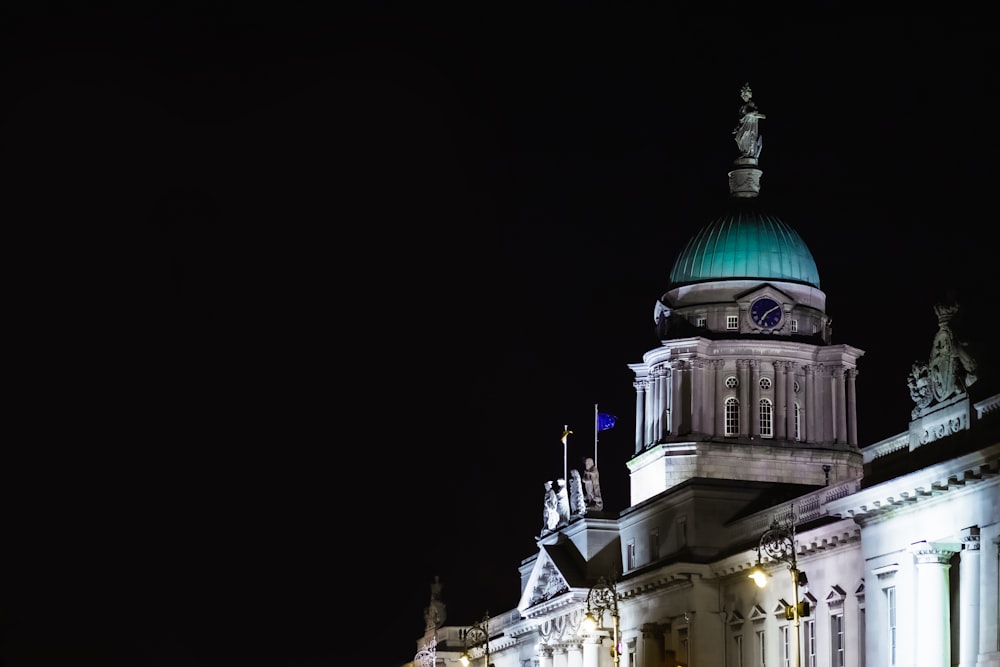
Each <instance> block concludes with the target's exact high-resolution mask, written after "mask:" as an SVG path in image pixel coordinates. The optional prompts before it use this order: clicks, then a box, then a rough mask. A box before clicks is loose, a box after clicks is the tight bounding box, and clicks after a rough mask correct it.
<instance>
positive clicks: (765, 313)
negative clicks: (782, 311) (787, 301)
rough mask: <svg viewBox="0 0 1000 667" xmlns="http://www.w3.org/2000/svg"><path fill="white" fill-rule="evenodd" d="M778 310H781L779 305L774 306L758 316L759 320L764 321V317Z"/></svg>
mask: <svg viewBox="0 0 1000 667" xmlns="http://www.w3.org/2000/svg"><path fill="white" fill-rule="evenodd" d="M779 308H781V306H780V305H778V306H774V307H773V308H769V309H768V310H765V311H764V314H763V315H761V316H760V319H764V318H765V317H767V316H768V315H770V314H771V313H773V312H774V311H776V310H778V309H779Z"/></svg>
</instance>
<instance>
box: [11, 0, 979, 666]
mask: <svg viewBox="0 0 1000 667" xmlns="http://www.w3.org/2000/svg"><path fill="white" fill-rule="evenodd" d="M280 6H281V9H278V8H277V4H276V5H275V6H272V7H269V6H266V5H263V4H246V5H244V4H242V3H236V4H232V5H228V6H223V5H221V4H219V5H214V6H211V5H210V6H201V7H200V8H199V9H181V8H178V7H176V6H170V7H168V6H167V5H159V6H157V8H154V9H149V8H138V7H137V8H132V9H129V8H122V7H116V6H111V5H105V6H103V7H101V8H97V9H94V8H88V9H86V10H83V9H59V8H58V6H57V5H53V4H50V5H47V6H46V7H45V8H43V9H35V10H25V11H23V12H20V13H19V12H11V11H9V10H8V11H7V13H6V15H5V16H4V20H3V23H2V30H3V34H2V40H0V41H2V43H0V54H2V58H0V71H2V74H3V80H4V82H5V86H4V89H5V92H4V95H3V103H2V105H0V109H2V113H0V142H2V145H0V165H2V169H3V181H2V183H3V185H2V186H0V187H2V192H3V198H2V200H0V201H2V202H3V210H4V216H5V220H6V225H5V228H6V230H7V231H8V239H9V240H8V244H7V250H8V253H7V254H8V255H9V256H10V258H11V259H12V260H13V262H12V268H13V270H12V271H11V272H9V273H8V275H9V278H10V281H11V282H10V284H9V287H10V289H9V290H8V294H10V295H11V296H12V297H13V303H14V304H15V307H14V308H13V309H11V312H10V315H9V317H8V327H9V329H11V330H13V331H14V333H15V336H14V339H15V341H16V342H15V343H12V344H10V347H9V348H8V349H9V351H10V354H11V357H12V358H14V359H16V362H17V363H16V364H15V365H16V367H17V368H18V370H21V369H22V368H23V370H24V371H25V372H24V373H23V376H22V374H20V373H19V374H17V376H16V380H15V382H14V383H12V389H13V391H14V394H15V396H14V399H15V400H14V401H12V402H11V404H10V405H9V409H10V410H11V413H12V414H15V415H17V416H18V417H21V419H20V420H18V421H19V422H20V426H19V427H18V428H16V429H15V430H12V433H11V437H9V438H8V442H7V444H6V446H5V448H4V449H5V454H7V456H5V459H6V464H5V465H4V472H5V473H6V475H5V478H7V479H8V482H7V483H6V484H5V488H6V489H7V490H9V494H8V502H6V503H5V509H4V510H3V511H4V522H3V536H4V545H5V546H4V550H5V552H6V555H7V557H6V558H5V560H6V562H7V565H6V566H5V567H4V582H3V584H4V585H3V590H4V591H5V592H4V595H3V596H0V612H2V622H3V637H2V639H3V648H2V650H3V657H4V659H5V661H6V664H8V665H11V666H13V665H35V664H75V665H82V664H94V665H98V664H100V665H118V664H122V665H124V664H129V665H137V664H149V665H161V664H162V665H175V664H188V665H210V664H211V665H216V664H237V663H238V664H242V665H246V664H251V663H252V664H271V665H274V664H280V665H289V666H291V665H320V664H354V663H353V662H351V661H352V660H358V661H360V660H362V659H364V661H365V664H378V665H386V666H387V667H389V666H394V665H399V664H402V663H403V662H406V661H407V660H410V659H411V658H412V656H413V654H414V652H415V651H416V645H415V640H416V639H417V637H418V636H419V635H420V634H421V633H422V631H423V619H422V611H423V608H424V606H425V605H426V603H427V600H428V596H429V584H430V581H431V580H432V579H433V578H434V576H436V575H439V576H440V577H441V579H442V581H443V582H444V600H445V602H446V603H447V604H448V621H449V622H450V623H469V622H472V621H474V620H476V619H478V618H479V617H480V616H481V614H482V613H483V611H484V610H487V609H488V610H490V611H491V612H493V613H499V612H501V611H505V610H507V609H510V608H512V607H514V606H515V605H516V604H517V601H518V595H519V577H518V572H517V565H518V563H519V562H520V560H521V559H523V558H526V557H528V556H530V555H531V554H532V553H533V552H534V550H535V544H534V540H533V536H534V535H536V534H537V533H538V531H539V530H540V528H541V498H542V484H543V482H544V481H545V480H547V479H551V478H553V477H556V476H559V475H561V474H562V469H563V463H564V461H563V448H562V445H561V444H560V442H559V436H560V434H561V432H562V426H563V424H569V425H570V427H571V428H572V429H574V431H575V433H574V436H572V437H571V438H570V445H569V447H568V451H567V461H568V465H569V466H570V467H579V465H580V460H581V458H582V457H583V456H585V455H589V454H591V453H592V451H593V435H592V433H590V432H589V429H590V428H591V423H592V421H591V420H592V413H593V405H594V403H599V404H600V406H601V409H602V411H607V412H611V413H614V414H616V415H618V416H619V418H620V421H619V425H618V426H617V427H616V428H615V429H612V430H610V431H606V432H603V433H602V434H601V441H600V450H599V463H600V468H601V473H602V483H603V488H604V494H605V499H606V502H607V504H608V507H609V508H610V509H613V510H620V509H622V508H624V507H625V506H626V505H627V503H628V481H627V471H626V469H625V467H624V462H625V460H626V459H627V457H628V454H629V453H630V452H631V451H632V447H633V445H632V432H633V429H634V420H633V417H632V411H633V401H634V391H633V389H632V385H631V380H632V375H631V372H630V371H629V370H628V368H627V366H626V364H628V363H633V362H638V361H641V357H642V354H643V352H644V351H646V350H648V349H650V348H652V347H654V346H655V345H656V344H657V342H656V340H655V338H654V336H653V327H652V317H653V303H654V301H655V300H656V299H657V298H658V297H659V296H660V295H661V294H662V293H663V291H664V290H665V289H666V281H667V278H668V276H669V272H670V268H671V266H672V262H673V260H674V259H675V257H676V255H677V253H679V252H680V250H681V249H682V248H683V244H684V242H685V241H686V240H687V238H688V237H690V236H691V235H692V234H694V233H695V232H696V231H697V230H698V229H699V228H700V227H701V226H702V225H704V224H706V223H707V222H709V221H710V220H711V219H712V218H713V217H714V216H715V215H717V214H718V212H719V211H720V208H721V206H722V204H724V202H725V200H726V197H727V190H726V173H727V171H728V169H729V167H730V165H731V161H732V159H733V158H734V157H735V144H734V143H733V141H732V136H731V134H730V133H731V130H732V128H733V127H734V126H735V124H736V120H737V111H738V108H739V103H740V101H739V88H740V86H741V85H742V84H743V83H744V82H745V81H749V82H750V83H751V85H752V87H753V90H754V94H755V100H756V101H757V103H758V106H759V107H760V109H761V110H762V111H763V112H764V113H765V114H767V118H766V120H764V121H762V122H761V132H762V135H763V137H764V150H763V153H762V155H761V166H762V168H763V170H764V176H763V181H762V187H763V194H762V197H766V198H767V200H768V202H769V203H770V205H771V206H773V209H772V210H773V212H774V213H775V214H777V215H778V216H779V217H781V218H782V219H783V220H785V221H786V222H787V223H789V224H790V225H792V226H793V227H794V228H795V229H796V230H798V231H799V233H800V234H801V235H802V237H803V239H804V240H805V241H806V243H807V244H808V245H809V247H810V249H811V250H812V252H813V254H814V256H815V259H816V262H817V265H818V268H819V273H820V278H821V283H822V288H823V289H824V291H825V292H826V293H827V297H828V302H827V311H828V312H829V313H830V314H831V315H832V316H833V318H834V342H835V343H846V344H850V345H854V346H856V347H859V348H861V349H863V350H865V351H866V354H865V356H864V357H863V358H862V360H861V363H860V376H859V379H858V391H859V403H860V407H859V420H860V429H859V430H860V437H861V440H862V442H863V443H866V444H867V443H871V442H875V441H877V440H879V439H882V438H885V437H888V436H890V435H893V434H895V433H897V432H899V431H901V430H903V429H904V428H905V426H906V421H907V419H908V414H909V408H910V401H909V397H908V393H907V391H906V387H905V376H906V373H907V371H908V370H909V366H910V364H911V363H912V361H913V360H915V359H920V358H924V359H926V358H927V356H928V354H929V347H930V342H931V338H932V336H933V334H934V331H935V330H936V321H935V320H934V317H933V311H932V306H933V304H934V303H935V302H936V301H937V300H938V299H940V298H942V297H943V296H944V295H946V294H948V293H949V292H951V291H957V293H958V294H959V296H960V298H961V299H962V301H963V303H966V304H967V305H968V306H969V310H971V307H972V305H973V304H977V305H979V306H980V307H981V308H980V309H979V311H978V314H976V315H971V314H970V315H969V319H970V321H971V322H972V323H973V324H974V325H981V328H979V329H972V330H973V331H976V337H977V338H978V339H980V340H989V330H988V329H986V328H985V324H986V323H987V322H988V318H989V317H990V316H991V313H990V312H989V310H990V307H991V306H992V300H991V299H992V297H993V296H994V291H995V287H996V284H997V271H996V269H995V262H996V247H997V240H998V232H997V228H996V223H995V210H994V209H995V207H994V199H995V198H994V196H993V191H994V183H993V180H994V178H995V168H994V156H995V155H996V152H997V151H996V148H997V145H996V144H997V142H996V139H995V136H996V133H995V127H996V122H995V114H996V110H995V106H994V105H993V104H992V99H993V98H994V91H995V90H996V89H997V75H996V73H995V71H996V68H995V63H996V61H997V59H996V55H997V54H996V47H995V39H994V38H993V35H992V33H991V32H990V28H989V26H990V24H989V23H987V22H983V21H979V20H977V18H976V17H975V16H971V17H967V18H963V19H960V20H959V19H949V18H946V17H945V18H942V17H934V18H933V19H930V18H928V19H922V18H913V17H886V18H884V19H880V18H876V19H871V18H870V17H869V18H868V19H866V20H862V19H860V18H859V17H857V16H854V15H852V14H850V13H849V12H848V11H846V10H842V9H840V7H839V6H836V5H830V6H829V7H828V9H829V11H828V13H827V14H826V15H825V16H824V18H823V19H822V20H817V21H815V22H808V21H800V20H793V19H790V18H770V19H767V20H765V19H764V18H761V19H760V20H754V21H752V22H739V23H737V22H734V21H732V20H731V19H720V18H717V17H707V16H700V17H691V16H684V15H681V14H680V13H678V12H676V11H668V10H660V11H640V10H634V11H625V10H621V9H616V10H614V11H612V10H606V11H603V12H602V11H596V10H595V11H587V12H586V13H584V12H582V11H581V10H580V9H579V8H577V7H573V6H570V5H568V4H566V3H542V4H540V5H536V4H534V3H533V4H532V5H531V6H530V7H525V8H524V9H512V8H511V7H509V6H504V7H503V8H502V10H501V9H497V10H496V13H494V12H491V11H488V10H487V9H485V8H483V7H480V9H479V10H476V11H474V12H473V11H470V10H469V9H467V8H465V9H461V8H456V7H449V6H446V5H437V6H435V8H433V9H428V8H427V7H420V8H417V7H411V6H407V5H401V4H399V5H397V4H391V3H390V4H385V3H383V4H380V5H375V6H374V7H373V8H370V9H366V10H349V11H338V12H336V13H334V12H329V11H328V12H326V13H321V12H318V11H316V10H314V9H309V8H306V7H304V6H303V5H299V4H295V3H283V4H281V5H280Z"/></svg>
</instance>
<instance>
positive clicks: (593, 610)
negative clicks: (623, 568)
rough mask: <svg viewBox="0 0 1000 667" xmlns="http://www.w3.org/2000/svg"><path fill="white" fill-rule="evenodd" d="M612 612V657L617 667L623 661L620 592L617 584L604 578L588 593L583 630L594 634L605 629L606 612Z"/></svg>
mask: <svg viewBox="0 0 1000 667" xmlns="http://www.w3.org/2000/svg"><path fill="white" fill-rule="evenodd" d="M606 611H609V612H611V624H612V628H613V632H614V634H613V635H612V639H613V640H614V644H613V645H612V646H611V657H612V659H613V660H614V662H615V667H618V663H619V661H620V659H621V653H622V652H621V647H620V646H619V640H618V622H619V616H618V591H617V590H616V589H615V582H614V581H611V582H608V581H607V580H606V579H605V578H604V577H601V578H600V579H598V580H597V583H596V584H594V586H593V587H592V588H591V589H590V590H589V591H588V592H587V614H586V615H585V616H584V617H583V629H584V630H585V631H586V632H588V633H591V632H594V631H595V630H596V629H597V628H598V627H604V612H606Z"/></svg>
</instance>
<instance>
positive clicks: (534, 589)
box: [517, 549, 570, 614]
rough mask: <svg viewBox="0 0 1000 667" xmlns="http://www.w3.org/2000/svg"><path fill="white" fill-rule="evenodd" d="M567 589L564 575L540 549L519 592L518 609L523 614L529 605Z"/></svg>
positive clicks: (546, 599) (544, 600) (567, 585)
mask: <svg viewBox="0 0 1000 667" xmlns="http://www.w3.org/2000/svg"><path fill="white" fill-rule="evenodd" d="M569 590H570V586H569V582H568V581H567V580H566V577H565V576H564V575H563V573H562V572H560V571H559V568H558V567H557V566H556V564H555V562H554V561H553V560H552V557H551V556H550V555H549V554H548V552H546V551H545V550H544V549H542V550H541V551H540V552H539V553H538V558H537V559H535V565H534V567H533V568H532V570H531V574H530V575H529V576H528V580H527V583H526V585H525V587H524V592H523V593H522V594H521V600H520V602H518V605H517V608H518V611H520V612H521V613H522V614H523V613H525V612H526V611H527V610H528V609H530V608H531V607H534V606H535V605H538V604H541V603H543V602H547V601H549V600H551V599H552V598H554V597H557V596H559V595H562V594H563V593H568V592H569Z"/></svg>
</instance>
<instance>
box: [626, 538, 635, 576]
mask: <svg viewBox="0 0 1000 667" xmlns="http://www.w3.org/2000/svg"><path fill="white" fill-rule="evenodd" d="M626 550H627V551H626V558H627V560H628V569H629V570H634V569H635V540H629V543H628V545H627V546H626Z"/></svg>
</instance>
